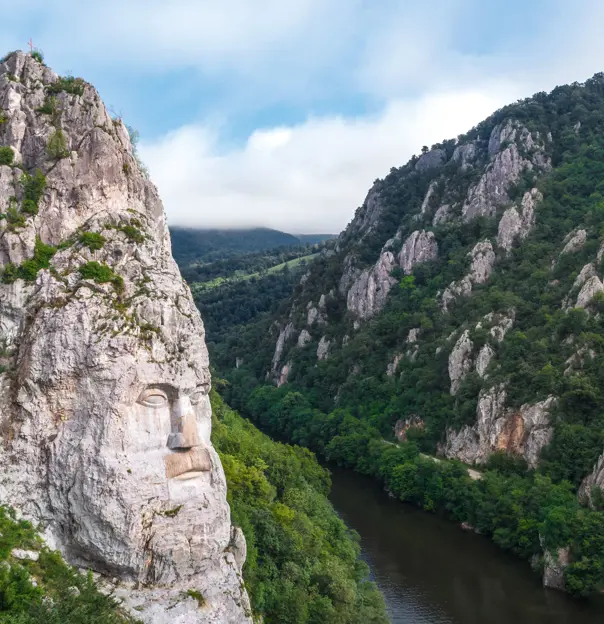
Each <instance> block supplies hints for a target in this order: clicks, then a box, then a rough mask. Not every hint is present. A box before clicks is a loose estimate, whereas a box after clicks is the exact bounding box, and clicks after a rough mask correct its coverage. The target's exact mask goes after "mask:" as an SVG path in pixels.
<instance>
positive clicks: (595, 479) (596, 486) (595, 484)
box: [579, 453, 604, 506]
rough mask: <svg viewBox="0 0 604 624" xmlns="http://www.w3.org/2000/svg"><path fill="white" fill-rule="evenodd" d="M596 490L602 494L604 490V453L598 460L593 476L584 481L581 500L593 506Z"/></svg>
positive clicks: (580, 491) (580, 493) (580, 494)
mask: <svg viewBox="0 0 604 624" xmlns="http://www.w3.org/2000/svg"><path fill="white" fill-rule="evenodd" d="M595 490H598V491H600V494H601V493H602V492H601V490H604V453H603V454H602V455H600V457H599V458H598V461H597V462H596V465H595V466H594V468H593V470H592V472H591V474H589V475H588V476H587V477H585V479H583V482H582V483H581V487H580V489H579V499H580V500H581V501H582V502H585V503H588V504H589V505H590V506H592V505H593V495H594V492H595Z"/></svg>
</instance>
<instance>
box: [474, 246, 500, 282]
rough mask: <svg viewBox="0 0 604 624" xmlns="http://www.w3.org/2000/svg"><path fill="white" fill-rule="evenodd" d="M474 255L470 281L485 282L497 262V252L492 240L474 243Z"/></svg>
mask: <svg viewBox="0 0 604 624" xmlns="http://www.w3.org/2000/svg"><path fill="white" fill-rule="evenodd" d="M470 253H471V255H472V264H471V266H470V275H469V278H470V281H471V282H472V283H473V284H484V283H485V282H486V281H487V280H488V279H489V277H491V273H492V272H493V265H494V264H495V252H494V251H493V245H492V244H491V241H489V240H486V241H482V242H480V243H477V244H476V245H474V248H473V249H472V251H471V252H470Z"/></svg>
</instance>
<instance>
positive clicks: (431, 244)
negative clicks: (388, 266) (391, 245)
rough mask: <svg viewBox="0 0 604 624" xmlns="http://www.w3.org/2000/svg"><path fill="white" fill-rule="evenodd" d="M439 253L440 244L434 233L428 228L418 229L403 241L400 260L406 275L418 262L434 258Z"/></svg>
mask: <svg viewBox="0 0 604 624" xmlns="http://www.w3.org/2000/svg"><path fill="white" fill-rule="evenodd" d="M437 255H438V244H437V242H436V239H435V237H434V233H433V232H427V231H426V230H421V231H419V230H416V231H415V232H413V233H412V234H410V235H409V237H408V238H407V240H405V242H404V243H403V248H402V249H401V253H400V254H399V256H398V261H399V265H400V267H401V268H402V269H403V272H404V273H405V275H409V274H410V273H411V272H412V271H413V267H414V266H415V265H416V264H419V263H420V262H429V261H430V260H434V259H436V257H437Z"/></svg>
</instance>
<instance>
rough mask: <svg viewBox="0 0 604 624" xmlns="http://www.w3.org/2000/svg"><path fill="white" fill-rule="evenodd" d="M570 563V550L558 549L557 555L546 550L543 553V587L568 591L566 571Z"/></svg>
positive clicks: (565, 548) (566, 548) (567, 548)
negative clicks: (565, 578)
mask: <svg viewBox="0 0 604 624" xmlns="http://www.w3.org/2000/svg"><path fill="white" fill-rule="evenodd" d="M569 563H570V548H569V547H568V546H566V547H564V548H558V551H557V552H556V553H552V552H551V551H549V550H546V551H545V552H544V553H543V587H549V588H551V589H559V590H560V591H565V590H566V582H565V580H564V570H565V569H566V567H567V566H568V564H569Z"/></svg>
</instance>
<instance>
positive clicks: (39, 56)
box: [31, 50, 44, 65]
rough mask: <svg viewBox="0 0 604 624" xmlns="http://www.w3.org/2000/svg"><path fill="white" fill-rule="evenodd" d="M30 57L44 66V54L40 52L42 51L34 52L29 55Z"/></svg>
mask: <svg viewBox="0 0 604 624" xmlns="http://www.w3.org/2000/svg"><path fill="white" fill-rule="evenodd" d="M31 57H32V58H34V59H36V61H38V63H42V65H44V52H42V50H34V51H33V52H32V53H31Z"/></svg>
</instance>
